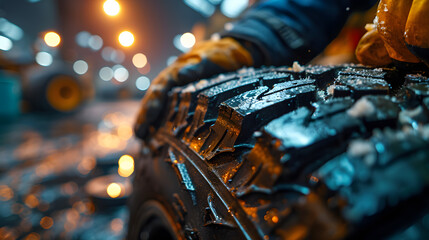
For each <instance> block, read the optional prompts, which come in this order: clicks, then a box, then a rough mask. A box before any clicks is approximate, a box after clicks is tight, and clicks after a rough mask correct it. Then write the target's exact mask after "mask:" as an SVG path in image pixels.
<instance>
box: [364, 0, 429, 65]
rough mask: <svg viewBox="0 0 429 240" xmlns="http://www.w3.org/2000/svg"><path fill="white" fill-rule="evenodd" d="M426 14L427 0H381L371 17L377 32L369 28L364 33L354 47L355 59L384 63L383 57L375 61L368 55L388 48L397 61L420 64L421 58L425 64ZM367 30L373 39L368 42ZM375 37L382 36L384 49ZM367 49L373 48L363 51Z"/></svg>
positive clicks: (428, 11)
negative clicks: (375, 13)
mask: <svg viewBox="0 0 429 240" xmlns="http://www.w3.org/2000/svg"><path fill="white" fill-rule="evenodd" d="M428 14H429V0H381V1H380V3H379V5H378V8H377V17H376V19H375V20H374V24H375V25H376V27H377V33H378V34H377V33H376V32H375V30H372V31H370V32H368V33H367V34H365V35H364V37H363V38H362V39H361V41H360V42H359V45H358V47H357V49H356V56H357V58H358V60H359V61H360V62H361V63H363V64H367V65H373V66H380V65H385V64H383V63H386V61H385V59H384V58H383V59H379V60H376V61H375V62H374V61H373V60H374V59H371V58H374V56H372V54H373V52H372V51H375V52H376V53H382V52H384V51H387V53H388V55H389V56H390V57H391V58H392V59H394V60H396V61H399V62H406V63H419V62H421V60H423V61H425V62H426V64H428V47H429V18H428ZM370 33H371V35H372V41H368V38H369V36H368V35H370ZM376 35H377V36H376ZM376 38H381V39H382V41H383V42H384V47H385V49H386V50H383V46H382V45H381V44H379V40H375V39H376ZM365 45H366V47H365ZM369 45H370V46H371V47H369ZM368 48H371V50H372V51H363V50H362V49H368ZM410 50H411V51H410ZM376 55H377V54H376Z"/></svg>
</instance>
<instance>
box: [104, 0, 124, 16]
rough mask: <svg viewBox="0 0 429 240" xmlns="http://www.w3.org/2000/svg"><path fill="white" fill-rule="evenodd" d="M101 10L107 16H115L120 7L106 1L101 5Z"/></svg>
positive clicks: (117, 4) (111, 1) (113, 1)
mask: <svg viewBox="0 0 429 240" xmlns="http://www.w3.org/2000/svg"><path fill="white" fill-rule="evenodd" d="M103 9H104V12H105V13H106V14H107V15H109V16H116V15H118V13H119V11H120V10H121V5H119V3H118V2H117V1H115V0H107V1H105V2H104V4H103Z"/></svg>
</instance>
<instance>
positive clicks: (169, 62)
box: [167, 56, 177, 66]
mask: <svg viewBox="0 0 429 240" xmlns="http://www.w3.org/2000/svg"><path fill="white" fill-rule="evenodd" d="M176 59H177V56H170V57H169V58H168V59H167V66H170V65H171V64H173V63H174V61H176Z"/></svg>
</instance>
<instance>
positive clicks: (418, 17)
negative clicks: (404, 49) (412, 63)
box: [404, 0, 429, 66]
mask: <svg viewBox="0 0 429 240" xmlns="http://www.w3.org/2000/svg"><path fill="white" fill-rule="evenodd" d="M404 37H405V42H406V44H407V46H408V49H410V50H411V52H412V53H413V54H414V55H416V56H417V57H419V58H420V59H421V60H423V61H424V62H425V63H426V64H427V65H428V66H429V0H414V1H413V4H412V6H411V9H410V13H409V14H408V19H407V24H406V25H405V31H404Z"/></svg>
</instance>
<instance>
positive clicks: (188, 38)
mask: <svg viewBox="0 0 429 240" xmlns="http://www.w3.org/2000/svg"><path fill="white" fill-rule="evenodd" d="M195 42H196V39H195V36H194V34H192V33H189V32H188V33H184V34H183V35H182V36H181V37H180V44H182V46H184V47H185V48H191V47H193V46H194V45H195Z"/></svg>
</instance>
